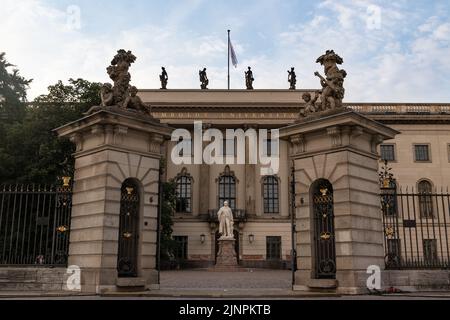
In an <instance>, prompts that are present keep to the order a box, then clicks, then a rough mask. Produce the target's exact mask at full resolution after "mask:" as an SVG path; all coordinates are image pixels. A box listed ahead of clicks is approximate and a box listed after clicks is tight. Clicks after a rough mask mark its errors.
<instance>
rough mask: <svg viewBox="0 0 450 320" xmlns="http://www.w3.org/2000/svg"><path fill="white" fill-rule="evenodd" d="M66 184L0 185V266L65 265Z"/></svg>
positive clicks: (68, 197) (69, 194)
mask: <svg viewBox="0 0 450 320" xmlns="http://www.w3.org/2000/svg"><path fill="white" fill-rule="evenodd" d="M69 182H70V178H69V177H64V179H63V184H62V185H38V184H15V185H1V186H0V265H15V266H17V265H24V266H26V265H50V266H56V265H58V266H65V265H67V257H68V251H69V229H70V217H71V211H72V187H71V185H70V183H69Z"/></svg>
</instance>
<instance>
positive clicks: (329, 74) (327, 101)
mask: <svg viewBox="0 0 450 320" xmlns="http://www.w3.org/2000/svg"><path fill="white" fill-rule="evenodd" d="M135 61H136V57H135V56H134V55H133V54H132V53H131V51H125V50H124V49H120V50H118V51H117V54H116V55H115V56H114V58H113V59H112V60H111V65H110V66H108V67H107V68H106V70H107V73H108V75H109V77H110V78H111V80H112V81H113V84H111V83H105V84H103V86H102V88H101V92H100V97H101V101H102V102H101V106H96V107H92V108H91V109H90V110H89V111H88V112H87V114H91V113H93V112H95V111H98V110H99V109H101V108H105V107H112V108H115V109H119V110H123V111H130V110H131V111H133V112H138V113H140V114H145V115H146V116H148V117H149V118H151V119H153V120H154V121H157V120H156V119H154V118H153V117H152V115H151V107H150V106H148V105H146V104H145V103H143V102H142V100H141V99H140V98H139V96H138V95H137V93H138V89H137V88H136V87H135V86H131V85H130V81H131V75H130V73H129V72H128V70H129V68H130V66H131V64H132V63H133V62H135ZM343 62H344V60H343V59H342V58H341V57H340V56H339V55H337V54H336V53H335V52H334V51H333V50H327V51H326V52H325V54H323V55H321V56H320V57H319V58H317V60H316V63H320V64H321V65H323V66H324V73H325V76H322V75H321V74H320V73H319V72H317V71H316V72H315V73H314V75H315V76H317V77H319V79H320V85H321V87H322V89H320V90H317V91H315V92H314V96H313V97H311V93H309V92H305V93H304V94H303V95H302V98H303V103H302V104H301V106H300V112H299V119H302V118H306V117H308V116H310V115H312V114H314V113H317V112H326V111H332V110H336V109H342V108H343V106H342V99H343V98H344V93H345V89H344V79H345V77H346V76H347V72H346V71H345V70H343V69H339V68H338V65H339V64H342V63H343ZM198 73H199V79H200V88H201V89H204V90H205V89H208V84H209V79H208V76H207V74H206V68H203V70H199V72H198ZM159 79H160V81H161V89H167V82H168V80H169V77H168V74H167V71H166V69H165V68H164V67H162V73H161V75H160V76H159ZM254 80H255V79H254V77H253V71H252V69H251V67H248V70H247V71H246V72H245V83H246V87H247V89H248V90H253V81H254ZM288 81H289V83H290V87H289V89H290V90H295V89H296V83H297V77H296V75H295V71H294V67H292V68H291V70H290V71H289V70H288ZM319 100H320V101H319Z"/></svg>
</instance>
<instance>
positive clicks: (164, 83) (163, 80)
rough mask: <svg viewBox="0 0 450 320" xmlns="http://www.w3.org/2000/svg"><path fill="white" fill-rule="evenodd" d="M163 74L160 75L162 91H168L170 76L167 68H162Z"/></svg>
mask: <svg viewBox="0 0 450 320" xmlns="http://www.w3.org/2000/svg"><path fill="white" fill-rule="evenodd" d="M161 69H162V73H161V74H160V75H159V81H161V89H167V81H168V80H169V76H168V75H167V71H166V68H164V67H161Z"/></svg>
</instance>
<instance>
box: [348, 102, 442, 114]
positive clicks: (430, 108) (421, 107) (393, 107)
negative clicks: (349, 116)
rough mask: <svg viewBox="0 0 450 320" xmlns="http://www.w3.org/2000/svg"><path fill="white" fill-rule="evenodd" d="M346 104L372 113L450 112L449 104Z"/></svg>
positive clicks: (351, 107)
mask: <svg viewBox="0 0 450 320" xmlns="http://www.w3.org/2000/svg"><path fill="white" fill-rule="evenodd" d="M346 106H347V107H348V108H350V109H353V110H354V111H357V112H361V113H371V114H448V113H450V105H448V104H443V105H439V104H417V105H415V104H378V105H377V104H357V103H348V104H346Z"/></svg>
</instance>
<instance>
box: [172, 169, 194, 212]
mask: <svg viewBox="0 0 450 320" xmlns="http://www.w3.org/2000/svg"><path fill="white" fill-rule="evenodd" d="M175 181H176V183H177V205H176V211H177V212H184V213H191V212H192V177H191V175H190V174H189V173H187V170H186V168H183V169H182V170H181V173H179V174H178V175H177V177H176V180H175Z"/></svg>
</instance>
